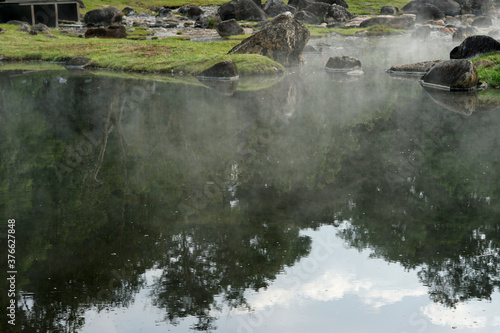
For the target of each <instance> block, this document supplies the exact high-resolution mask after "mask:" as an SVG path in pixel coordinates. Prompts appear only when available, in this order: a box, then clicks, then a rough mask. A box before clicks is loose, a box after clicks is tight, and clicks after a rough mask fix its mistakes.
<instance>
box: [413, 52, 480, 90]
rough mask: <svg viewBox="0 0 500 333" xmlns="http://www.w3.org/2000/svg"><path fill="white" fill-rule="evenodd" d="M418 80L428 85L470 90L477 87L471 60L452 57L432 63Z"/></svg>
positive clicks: (475, 73)
mask: <svg viewBox="0 0 500 333" xmlns="http://www.w3.org/2000/svg"><path fill="white" fill-rule="evenodd" d="M420 82H421V83H422V85H424V86H429V87H436V88H446V87H447V88H449V89H450V90H472V89H475V88H476V87H477V84H478V76H477V71H476V68H475V67H474V64H473V63H472V61H470V60H467V59H454V60H447V61H442V62H440V63H438V64H436V65H434V66H433V67H432V68H431V70H430V71H429V72H428V73H427V74H425V75H424V76H423V77H422V80H421V81H420Z"/></svg>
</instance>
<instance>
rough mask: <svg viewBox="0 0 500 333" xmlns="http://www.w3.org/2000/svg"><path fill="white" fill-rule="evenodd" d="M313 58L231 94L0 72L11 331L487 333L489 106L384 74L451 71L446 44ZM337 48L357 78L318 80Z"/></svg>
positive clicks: (494, 275) (491, 259)
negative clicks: (12, 246) (13, 272)
mask: <svg viewBox="0 0 500 333" xmlns="http://www.w3.org/2000/svg"><path fill="white" fill-rule="evenodd" d="M311 44H312V45H313V46H315V47H316V48H317V49H318V50H320V49H321V52H318V53H306V54H304V58H305V60H306V63H305V64H304V66H302V67H297V68H291V69H290V70H289V71H288V72H287V73H286V74H285V75H283V76H280V77H272V78H271V77H266V78H257V79H255V78H242V79H241V80H240V82H238V85H237V89H236V90H235V91H234V92H232V95H231V94H229V95H228V94H227V90H223V91H218V90H216V89H211V88H209V87H207V86H205V85H203V84H202V83H200V82H198V81H197V80H196V79H194V78H177V77H176V78H169V77H159V76H158V77H152V76H151V77H140V76H137V77H128V78H118V77H114V76H112V75H107V74H105V73H73V72H68V71H65V70H60V71H57V70H56V71H43V72H30V73H28V72H25V71H3V72H0V161H1V164H0V209H1V210H2V216H4V218H5V219H11V218H15V219H16V223H17V225H16V228H17V229H16V238H17V249H16V251H17V252H16V253H17V256H18V257H17V270H18V273H17V277H18V279H17V281H18V282H17V288H18V289H17V290H18V298H17V312H16V315H17V323H18V326H17V328H21V327H22V329H23V330H24V331H27V332H28V331H36V330H39V331H44V332H45V331H47V332H101V331H108V332H138V331H141V330H143V331H148V332H160V331H162V332H163V331H165V330H169V331H172V332H187V331H189V330H198V331H214V332H276V331H279V330H286V331H287V332H306V331H307V332H326V331H331V330H332V329H333V328H334V329H335V331H339V332H353V331H365V332H366V331H370V332H415V331H416V332H423V331H425V332H443V331H447V330H451V329H453V328H459V329H462V330H465V331H472V330H473V331H474V332H492V331H495V329H496V328H498V326H499V325H500V318H499V317H498V313H499V311H498V310H499V303H498V302H499V297H498V296H499V293H498V291H499V285H500V279H499V276H500V275H499V274H500V263H499V256H498V249H499V242H500V227H499V224H498V223H499V219H498V217H499V212H500V206H499V200H498V198H499V195H500V191H499V190H500V183H499V179H500V178H499V177H498V171H499V170H498V167H499V165H500V163H499V162H500V158H499V155H498V154H497V153H496V150H497V149H496V147H498V144H499V141H500V136H499V132H498V126H499V124H500V114H499V113H498V110H497V104H496V99H495V97H494V95H493V96H492V95H489V93H487V92H479V93H474V94H472V95H471V94H456V93H455V94H454V95H453V94H451V93H447V92H442V93H440V94H438V93H436V92H434V91H426V90H425V89H423V88H422V87H421V86H420V85H419V83H418V79H412V78H405V77H391V76H390V75H389V74H387V73H386V72H385V71H386V70H387V69H388V68H390V67H391V66H393V65H399V64H406V63H413V62H420V61H427V60H435V59H448V58H449V51H450V50H451V49H452V48H453V47H454V46H456V45H454V43H452V42H451V41H446V40H445V41H441V40H434V39H431V40H427V41H422V40H415V39H411V38H410V37H398V38H372V39H364V38H354V37H353V38H343V37H342V38H341V37H333V36H330V37H328V38H324V39H320V40H313V41H312V42H311ZM340 55H349V56H353V57H356V58H358V59H360V61H361V64H362V69H363V72H364V74H363V75H346V74H341V73H328V72H326V71H325V70H324V65H325V63H326V62H327V60H328V58H329V57H331V56H340ZM457 101H458V102H457ZM462 101H463V102H462ZM1 243H2V248H6V246H4V244H5V243H6V242H5V239H4V238H2V239H1ZM5 260H6V258H3V259H2V267H6V263H5ZM4 281H5V280H4ZM1 299H2V304H3V303H4V302H5V303H6V304H7V302H8V301H9V300H8V299H7V295H5V294H4V293H2V296H1ZM0 328H1V329H0V330H1V331H2V332H3V331H9V330H11V328H12V327H11V326H8V324H7V323H6V322H5V321H2V323H1V324H0Z"/></svg>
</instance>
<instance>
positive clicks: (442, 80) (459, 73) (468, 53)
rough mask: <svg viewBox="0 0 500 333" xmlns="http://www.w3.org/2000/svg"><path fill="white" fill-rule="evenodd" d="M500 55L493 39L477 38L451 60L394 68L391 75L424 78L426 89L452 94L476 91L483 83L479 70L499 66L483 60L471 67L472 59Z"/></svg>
mask: <svg viewBox="0 0 500 333" xmlns="http://www.w3.org/2000/svg"><path fill="white" fill-rule="evenodd" d="M498 51H500V43H499V42H498V41H497V40H495V39H494V38H492V37H490V36H484V35H477V36H470V37H467V38H466V39H465V40H464V41H463V42H462V43H461V44H460V45H459V46H457V47H455V48H454V49H453V50H451V52H450V60H433V61H427V62H419V63H415V64H405V65H399V66H393V67H391V68H390V69H389V70H388V72H389V73H391V74H412V75H422V77H421V80H420V82H421V84H422V85H423V86H425V87H432V88H444V89H450V90H473V89H476V88H477V87H478V86H479V85H480V84H483V85H484V83H481V82H479V80H478V75H477V70H476V68H479V67H490V66H496V64H495V63H493V62H491V61H488V60H482V61H477V62H476V63H472V61H471V60H470V59H471V58H472V57H475V56H478V55H481V54H486V53H490V52H498Z"/></svg>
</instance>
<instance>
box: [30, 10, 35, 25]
mask: <svg viewBox="0 0 500 333" xmlns="http://www.w3.org/2000/svg"><path fill="white" fill-rule="evenodd" d="M31 25H35V5H31Z"/></svg>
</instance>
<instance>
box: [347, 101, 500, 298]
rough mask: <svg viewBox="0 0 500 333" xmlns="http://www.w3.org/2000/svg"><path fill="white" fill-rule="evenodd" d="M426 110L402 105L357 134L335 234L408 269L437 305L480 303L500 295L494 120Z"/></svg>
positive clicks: (487, 116)
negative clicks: (498, 291)
mask: <svg viewBox="0 0 500 333" xmlns="http://www.w3.org/2000/svg"><path fill="white" fill-rule="evenodd" d="M426 110H433V108H428V109H427V108H426V107H423V106H421V104H419V109H417V108H415V107H411V106H410V105H407V109H406V110H399V111H397V112H394V113H393V114H392V116H391V119H389V121H388V122H385V121H384V122H377V123H376V124H374V125H375V126H374V127H375V128H376V129H377V130H376V133H373V134H372V135H370V136H366V135H359V134H358V135H357V136H358V137H359V138H361V139H362V140H363V141H360V142H359V147H360V150H359V151H355V152H352V154H351V155H350V156H348V157H347V158H346V163H345V164H344V170H343V172H341V173H340V174H339V178H340V179H341V180H339V183H338V184H340V187H341V188H342V187H349V188H351V189H352V191H351V193H352V194H353V196H351V197H350V200H351V204H350V205H346V207H345V208H344V209H342V210H341V216H342V217H344V218H346V219H351V221H352V223H351V226H350V227H349V228H348V229H346V230H344V231H342V232H341V235H342V237H343V238H345V239H346V240H347V241H348V243H349V244H350V245H351V246H354V247H356V248H359V249H362V248H367V247H369V248H372V249H373V256H375V257H382V258H385V259H386V260H388V261H392V262H399V263H401V264H402V265H403V266H404V267H405V268H407V269H415V268H416V269H417V270H418V271H419V273H418V276H419V278H420V280H421V281H422V283H423V284H424V285H426V286H428V287H429V294H430V296H431V298H432V299H433V300H434V301H436V302H440V303H443V304H445V305H448V306H454V305H455V304H457V303H458V302H461V301H464V300H468V299H489V298H490V295H491V294H492V292H493V290H494V288H495V287H497V288H499V287H500V259H499V257H498V249H499V246H500V237H499V235H500V234H499V230H500V223H499V222H498V217H499V215H500V210H499V209H500V207H499V201H498V198H499V196H498V195H499V189H500V184H499V183H498V169H497V166H498V165H499V156H498V155H497V154H494V153H493V154H492V152H493V151H494V146H495V145H496V144H497V143H498V142H499V141H500V137H499V135H498V132H497V130H496V128H497V126H498V123H499V121H500V118H499V117H498V114H495V113H485V114H473V115H472V116H470V117H469V118H464V117H461V116H458V115H454V114H451V113H449V112H444V111H442V110H439V109H438V110H437V111H433V112H431V111H426ZM358 130H360V131H361V132H365V131H366V130H367V128H366V127H365V126H359V127H358ZM479 133H480V134H479ZM353 184H354V185H353ZM353 186H354V188H353Z"/></svg>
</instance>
